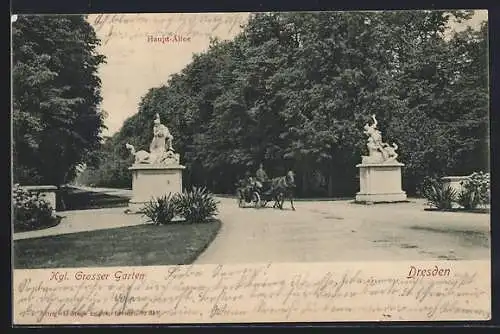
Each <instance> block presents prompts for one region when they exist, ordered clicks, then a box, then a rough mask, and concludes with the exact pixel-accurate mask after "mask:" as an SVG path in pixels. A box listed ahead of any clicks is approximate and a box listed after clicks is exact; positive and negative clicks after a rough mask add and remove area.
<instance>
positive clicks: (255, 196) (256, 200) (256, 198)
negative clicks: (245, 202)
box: [252, 191, 260, 208]
mask: <svg viewBox="0 0 500 334" xmlns="http://www.w3.org/2000/svg"><path fill="white" fill-rule="evenodd" d="M252 202H254V203H255V207H256V208H258V207H259V206H260V195H259V193H258V192H256V191H254V192H253V194H252Z"/></svg>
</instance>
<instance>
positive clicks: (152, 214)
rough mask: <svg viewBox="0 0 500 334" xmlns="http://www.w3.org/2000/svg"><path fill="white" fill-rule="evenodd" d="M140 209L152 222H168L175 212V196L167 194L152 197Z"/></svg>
mask: <svg viewBox="0 0 500 334" xmlns="http://www.w3.org/2000/svg"><path fill="white" fill-rule="evenodd" d="M142 211H143V215H144V216H146V217H148V218H149V219H151V221H152V222H153V223H154V224H157V225H164V224H168V223H170V222H172V219H173V218H174V217H175V215H176V214H177V196H175V195H174V196H172V195H171V194H168V195H164V196H162V197H159V198H156V199H152V200H151V201H149V202H148V203H146V205H145V206H144V208H142Z"/></svg>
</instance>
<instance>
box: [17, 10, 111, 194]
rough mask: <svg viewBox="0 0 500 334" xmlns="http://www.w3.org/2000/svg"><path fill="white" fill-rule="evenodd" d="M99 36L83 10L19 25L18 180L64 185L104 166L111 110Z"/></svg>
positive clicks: (34, 18) (27, 20)
mask: <svg viewBox="0 0 500 334" xmlns="http://www.w3.org/2000/svg"><path fill="white" fill-rule="evenodd" d="M98 45H99V40H98V39H97V37H96V34H95V31H94V29H93V28H92V26H91V25H90V24H88V23H87V22H86V20H85V18H84V17H83V16H81V15H70V16H45V15H36V16H31V15H26V16H25V15H20V16H19V17H18V19H17V21H15V22H14V23H13V24H12V48H13V50H12V53H13V111H12V115H13V139H14V140H13V163H14V181H15V182H20V183H22V184H37V183H38V184H39V183H44V184H55V185H61V184H64V183H66V182H68V181H70V180H71V179H72V178H73V177H74V176H75V173H76V166H77V165H78V164H80V163H84V162H86V163H89V164H91V165H92V163H94V164H95V163H96V162H97V161H96V159H95V154H94V152H96V151H98V150H99V146H100V140H101V138H100V133H101V130H102V128H103V117H104V115H103V113H102V112H101V111H100V110H99V109H98V106H99V103H100V102H101V95H100V85H101V84H100V79H99V77H98V76H97V69H98V67H99V65H100V64H101V63H103V62H104V57H103V56H102V55H99V54H97V52H96V47H97V46H98Z"/></svg>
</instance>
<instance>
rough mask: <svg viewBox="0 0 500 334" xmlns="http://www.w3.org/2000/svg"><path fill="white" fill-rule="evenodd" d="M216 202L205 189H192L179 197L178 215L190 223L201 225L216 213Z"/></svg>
mask: <svg viewBox="0 0 500 334" xmlns="http://www.w3.org/2000/svg"><path fill="white" fill-rule="evenodd" d="M217 204H218V202H217V200H216V199H215V197H214V195H213V194H212V193H210V192H209V191H208V190H207V189H206V188H204V187H203V188H197V187H193V188H192V190H191V191H187V192H183V193H182V194H180V195H179V197H178V201H177V205H178V210H179V214H180V215H181V216H182V217H184V219H186V221H188V222H190V223H202V222H205V221H207V220H208V219H209V218H212V217H213V216H215V215H216V214H217V213H218V208H217Z"/></svg>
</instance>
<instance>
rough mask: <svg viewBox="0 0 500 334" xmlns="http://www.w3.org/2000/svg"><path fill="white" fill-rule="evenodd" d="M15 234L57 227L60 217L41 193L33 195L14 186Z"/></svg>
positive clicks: (13, 211)
mask: <svg viewBox="0 0 500 334" xmlns="http://www.w3.org/2000/svg"><path fill="white" fill-rule="evenodd" d="M12 204H13V205H12V213H13V216H14V217H13V223H14V232H23V231H31V230H38V229H42V228H48V227H52V226H55V225H57V223H59V221H60V217H58V216H56V215H55V214H54V211H53V209H52V207H51V206H50V204H49V203H48V202H47V201H46V200H44V199H43V198H42V197H41V196H40V194H39V193H31V192H28V191H26V190H24V189H22V188H21V187H20V186H19V185H18V184H16V185H14V188H13V194H12Z"/></svg>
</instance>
